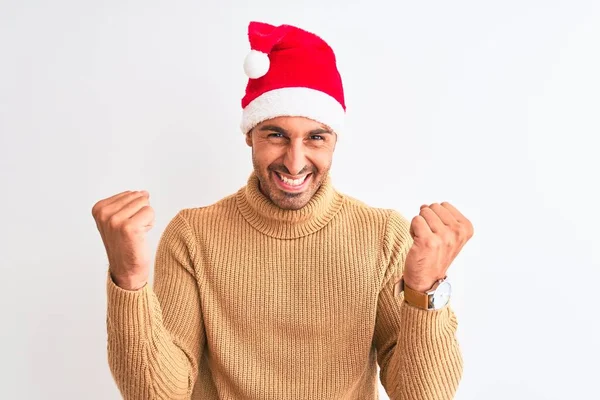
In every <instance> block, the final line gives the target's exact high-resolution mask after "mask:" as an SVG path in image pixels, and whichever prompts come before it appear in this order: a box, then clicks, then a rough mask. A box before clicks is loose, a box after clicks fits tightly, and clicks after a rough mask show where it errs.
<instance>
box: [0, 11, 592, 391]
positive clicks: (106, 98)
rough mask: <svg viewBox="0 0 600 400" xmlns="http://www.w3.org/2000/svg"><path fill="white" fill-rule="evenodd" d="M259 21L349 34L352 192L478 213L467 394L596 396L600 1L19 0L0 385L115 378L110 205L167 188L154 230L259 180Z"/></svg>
mask: <svg viewBox="0 0 600 400" xmlns="http://www.w3.org/2000/svg"><path fill="white" fill-rule="evenodd" d="M250 20H259V21H264V22H270V23H272V24H276V25H278V24H282V23H289V24H294V25H297V26H300V27H302V28H304V29H307V30H310V31H313V32H316V33H318V34H319V35H320V36H322V37H323V38H324V39H325V40H326V41H328V42H329V44H330V45H331V46H332V47H333V48H334V50H335V52H336V54H337V58H338V66H339V69H340V71H341V73H342V76H343V79H344V83H345V91H346V99H347V105H348V112H347V117H348V129H347V131H346V134H345V135H344V137H341V138H340V141H339V143H338V146H337V149H336V152H335V154H334V160H333V169H332V172H331V174H332V177H333V179H334V181H333V182H334V185H335V186H337V188H338V190H340V191H342V192H344V193H347V194H349V195H352V196H354V197H357V198H359V199H361V200H363V201H364V202H366V203H367V204H370V205H372V206H377V207H388V208H394V209H397V210H398V211H400V212H401V213H402V214H403V215H405V216H406V217H407V218H409V219H410V218H412V217H413V216H415V215H417V214H418V212H419V206H420V205H421V204H430V203H433V202H441V201H449V202H451V203H452V204H454V205H455V206H456V207H457V208H458V209H459V210H460V211H462V212H463V214H464V215H465V216H467V217H468V218H469V219H470V220H471V221H472V222H473V224H474V227H475V235H474V237H473V238H472V240H471V241H470V242H469V243H468V244H467V245H466V246H465V247H464V248H463V251H462V252H461V254H460V255H459V256H458V257H457V258H456V260H455V261H454V263H453V264H452V266H451V267H450V270H449V271H448V274H449V279H451V282H452V284H453V289H454V293H453V297H452V300H451V301H452V304H453V307H454V309H455V312H456V313H457V317H458V321H459V330H458V339H459V342H460V345H461V348H462V351H463V357H464V361H465V369H464V375H463V379H462V381H461V384H460V387H459V391H458V394H457V396H456V398H457V399H462V400H470V399H490V400H493V399H498V400H500V399H509V398H510V399H566V398H569V399H575V398H582V399H583V398H585V399H591V398H596V399H598V398H600V394H598V393H599V391H598V389H597V383H598V382H597V381H598V378H599V377H600V366H599V364H598V360H599V359H600V323H599V321H598V320H599V318H600V311H599V306H600V302H599V301H598V299H599V298H600V297H599V294H600V291H599V290H600V289H599V287H600V286H599V282H600V272H599V270H600V256H599V252H598V249H599V248H600V244H599V239H600V234H599V229H598V228H599V226H600V217H599V214H600V213H599V202H600V195H599V190H598V182H599V179H598V173H599V172H600V162H599V161H598V152H599V149H600V146H599V145H598V135H599V134H600V121H599V110H600V95H599V93H600V77H599V73H598V71H600V2H598V1H596V0H590V1H573V0H571V1H548V0H546V1H523V0H520V1H420V2H417V1H410V2H409V1H387V2H384V1H375V0H370V1H363V2H359V1H348V0H346V1H323V0H319V1H303V2H291V1H276V0H257V1H252V2H248V1H242V0H237V1H198V0H196V1H191V0H188V1H153V0H145V1H139V0H138V1H123V0H120V1H116V0H104V1H81V0H77V1H76V0H71V1H66V0H56V1H52V2H46V1H39V0H38V1H16V0H15V1H6V0H0V133H1V136H0V191H1V192H0V193H1V195H0V213H1V219H0V221H1V222H0V266H1V275H0V285H1V288H0V306H1V312H2V315H1V319H0V324H1V327H0V335H1V336H0V368H1V371H0V398H2V399H118V398H119V393H118V391H117V389H116V386H115V385H114V383H113V380H112V377H111V375H110V370H109V368H108V363H107V356H106V325H105V322H106V292H105V283H106V281H105V278H106V267H107V259H106V254H105V250H104V246H103V244H102V241H101V238H100V235H99V233H98V231H97V229H96V226H95V223H94V220H93V218H92V215H91V208H92V206H93V204H94V203H95V202H96V201H98V200H100V199H102V198H106V197H109V196H111V195H113V194H115V193H118V192H121V191H124V190H141V189H146V190H148V191H149V192H150V196H151V197H150V199H151V204H152V205H153V207H154V209H155V212H156V225H155V227H154V229H153V230H152V231H151V232H150V240H151V243H152V246H153V248H154V250H155V249H156V245H157V243H158V240H159V238H160V234H161V233H162V231H163V230H164V228H165V226H166V224H167V222H168V221H169V220H170V219H171V218H172V217H173V216H174V215H175V214H176V213H177V211H178V210H180V209H181V208H185V207H196V206H203V205H208V204H212V203H214V202H215V201H217V200H219V199H221V198H222V197H224V196H226V195H228V194H231V193H233V192H234V191H236V190H237V189H238V188H239V187H241V186H242V185H244V184H245V183H246V179H247V177H248V175H249V173H250V171H251V168H252V165H251V159H250V156H251V153H250V148H248V147H247V146H246V145H245V143H244V140H243V135H242V134H241V132H240V131H239V129H238V125H239V121H240V115H241V107H240V100H241V97H242V96H243V92H244V88H245V84H246V81H247V78H246V76H245V75H244V73H243V68H242V65H243V60H244V57H245V55H246V53H247V52H248V50H249V44H248V41H247V36H246V33H247V25H248V22H249V21H250ZM380 392H381V398H382V399H386V398H387V396H385V392H384V390H383V388H381V390H380Z"/></svg>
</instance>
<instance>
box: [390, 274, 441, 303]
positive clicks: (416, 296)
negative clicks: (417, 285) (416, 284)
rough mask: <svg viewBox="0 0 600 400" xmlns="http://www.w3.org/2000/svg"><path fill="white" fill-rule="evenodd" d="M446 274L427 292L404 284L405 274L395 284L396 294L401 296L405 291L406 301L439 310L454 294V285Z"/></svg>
mask: <svg viewBox="0 0 600 400" xmlns="http://www.w3.org/2000/svg"><path fill="white" fill-rule="evenodd" d="M447 278H448V277H447V276H445V277H443V278H442V279H439V280H438V281H436V282H435V283H434V284H433V286H432V287H431V289H429V290H428V291H426V292H425V293H422V292H418V291H416V290H414V289H411V288H410V287H408V286H407V285H405V284H404V276H402V277H401V278H400V280H399V281H398V282H396V284H395V285H394V296H399V295H400V292H402V291H403V292H404V301H406V302H407V303H408V304H410V305H413V306H415V307H419V308H422V309H424V310H439V309H440V308H443V307H444V306H445V305H446V304H448V302H449V301H450V295H451V294H452V286H451V285H450V282H448V281H447V280H446V279H447Z"/></svg>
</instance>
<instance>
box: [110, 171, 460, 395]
mask: <svg viewBox="0 0 600 400" xmlns="http://www.w3.org/2000/svg"><path fill="white" fill-rule="evenodd" d="M409 228H410V223H409V221H408V220H407V219H406V218H405V217H404V216H403V215H402V214H400V213H399V212H397V211H395V210H391V209H383V208H375V207H370V206H367V205H366V204H364V203H363V202H361V201H359V200H357V199H354V198H352V197H350V196H347V195H344V194H342V193H340V192H338V191H337V190H336V189H335V188H334V187H333V185H332V183H331V178H330V177H329V176H327V177H326V178H325V179H324V181H323V183H322V184H321V186H320V187H319V189H318V190H317V192H316V193H315V194H314V195H313V197H312V198H311V199H310V200H309V202H308V203H307V205H305V206H304V207H303V208H301V209H298V210H284V209H280V208H278V207H277V206H276V205H275V204H273V203H272V202H271V201H270V200H269V198H267V197H266V196H265V195H263V193H262V192H261V191H260V187H259V181H258V178H257V176H256V175H255V174H254V173H252V174H251V175H250V177H249V178H248V182H247V184H246V185H245V186H244V187H242V188H241V189H239V191H237V192H236V193H233V194H231V195H229V196H227V197H225V198H223V199H221V200H219V201H218V202H216V203H214V204H212V205H209V206H205V207H196V208H185V209H181V210H180V211H179V212H178V213H177V214H176V215H175V216H174V217H173V218H172V219H171V220H170V222H169V223H168V224H167V226H166V228H165V230H164V232H163V233H162V235H161V237H160V240H159V243H158V249H157V253H156V259H155V264H154V277H153V282H152V285H150V284H146V285H145V286H144V287H143V288H141V289H139V290H131V291H130V290H125V289H122V288H120V287H119V286H117V285H115V284H114V282H113V280H112V279H111V277H110V273H109V274H108V276H107V278H108V279H107V300H108V301H107V308H108V310H107V331H108V361H109V366H110V369H111V372H112V375H113V377H114V379H115V382H116V384H117V387H118V388H119V390H120V392H121V394H122V395H123V397H124V398H125V399H144V400H147V399H204V400H213V399H214V400H216V399H235V400H241V399H261V400H269V399H273V400H275V399H277V400H281V399H302V400H310V399H348V400H351V399H360V400H368V399H378V385H377V377H378V369H377V368H378V366H379V380H380V382H381V384H382V386H383V387H384V388H385V391H386V393H387V394H388V396H389V397H390V399H392V400H394V399H402V400H408V399H415V400H417V399H418V400H424V399H436V400H439V399H451V398H453V397H454V394H455V392H456V390H457V388H458V385H459V382H460V380H461V376H462V371H463V360H462V356H461V351H460V348H459V344H458V341H457V338H456V329H457V319H456V316H455V314H454V312H453V310H452V308H451V306H450V303H448V304H447V305H446V306H445V307H444V308H441V309H438V310H424V309H420V308H417V307H414V306H412V305H410V304H409V303H407V302H405V301H404V299H403V296H402V293H400V295H399V296H396V297H395V296H394V292H393V286H394V283H395V282H396V280H397V279H399V277H400V276H401V274H402V269H403V267H404V261H405V258H406V254H407V253H408V250H409V249H410V247H411V246H412V243H413V241H412V237H411V235H410V232H409Z"/></svg>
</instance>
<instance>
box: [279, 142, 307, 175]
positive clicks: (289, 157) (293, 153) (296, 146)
mask: <svg viewBox="0 0 600 400" xmlns="http://www.w3.org/2000/svg"><path fill="white" fill-rule="evenodd" d="M305 150H306V149H305V148H304V143H303V141H302V138H299V139H298V140H292V141H290V144H289V146H288V148H287V150H286V152H285V156H284V160H283V164H284V165H285V167H286V168H287V169H288V171H289V173H290V174H291V175H298V174H300V172H302V170H303V169H304V167H305V166H306V164H307V162H306V154H305Z"/></svg>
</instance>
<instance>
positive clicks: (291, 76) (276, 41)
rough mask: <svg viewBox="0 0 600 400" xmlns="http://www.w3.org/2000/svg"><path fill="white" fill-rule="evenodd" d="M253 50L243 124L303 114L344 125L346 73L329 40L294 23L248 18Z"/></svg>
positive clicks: (245, 128)
mask: <svg viewBox="0 0 600 400" xmlns="http://www.w3.org/2000/svg"><path fill="white" fill-rule="evenodd" d="M248 38H249V40H250V47H251V50H250V52H249V53H248V55H247V56H246V59H245V61H244V71H245V72H246V75H247V76H248V78H249V80H248V85H247V86H246V94H245V96H244V97H243V99H242V109H243V111H242V122H241V129H242V132H243V133H247V132H248V131H249V130H250V129H252V128H253V127H254V126H256V125H257V124H259V123H261V122H263V121H265V120H267V119H270V118H275V117H279V116H300V117H306V118H310V119H313V120H315V121H318V122H320V123H322V124H324V125H327V126H328V127H330V128H331V129H332V130H333V131H334V132H335V133H337V134H338V135H339V133H340V132H341V131H342V130H343V123H344V117H345V113H346V105H345V103H344V90H343V87H342V79H341V77H340V74H339V72H338V70H337V67H336V59H335V55H334V53H333V50H332V49H331V47H329V45H328V44H327V43H326V42H325V41H324V40H323V39H321V38H320V37H319V36H317V35H315V34H314V33H310V32H307V31H305V30H302V29H300V28H297V27H295V26H291V25H280V26H273V25H269V24H266V23H262V22H255V21H253V22H250V24H249V26H248Z"/></svg>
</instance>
